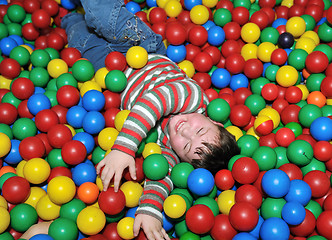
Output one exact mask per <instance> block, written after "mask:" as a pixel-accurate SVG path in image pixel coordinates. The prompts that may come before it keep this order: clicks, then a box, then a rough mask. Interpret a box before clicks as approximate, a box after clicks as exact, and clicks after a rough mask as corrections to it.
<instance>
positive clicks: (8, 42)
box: [0, 29, 23, 75]
mask: <svg viewBox="0 0 332 240" xmlns="http://www.w3.org/2000/svg"><path fill="white" fill-rule="evenodd" d="M22 32H23V29H22ZM17 46H18V45H17V42H16V41H15V40H14V39H12V38H10V37H4V38H2V39H1V40H0V49H1V52H2V54H3V55H5V56H9V54H10V52H11V51H12V50H13V49H14V48H15V47H17ZM12 60H13V59H11V60H7V61H8V62H13V61H12ZM7 61H5V62H7ZM16 63H17V64H18V62H17V61H16ZM17 64H15V65H16V66H19V64H18V65H17ZM1 72H2V71H1ZM16 73H17V72H15V75H16Z"/></svg>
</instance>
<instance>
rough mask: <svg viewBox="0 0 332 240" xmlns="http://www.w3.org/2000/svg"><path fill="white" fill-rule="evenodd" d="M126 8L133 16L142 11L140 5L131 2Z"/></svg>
mask: <svg viewBox="0 0 332 240" xmlns="http://www.w3.org/2000/svg"><path fill="white" fill-rule="evenodd" d="M126 8H127V10H128V11H129V12H131V13H132V14H135V13H137V12H139V11H141V7H140V5H139V4H138V3H136V2H133V1H130V2H128V3H127V4H126Z"/></svg>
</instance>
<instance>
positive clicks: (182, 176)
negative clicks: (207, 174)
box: [171, 162, 194, 188]
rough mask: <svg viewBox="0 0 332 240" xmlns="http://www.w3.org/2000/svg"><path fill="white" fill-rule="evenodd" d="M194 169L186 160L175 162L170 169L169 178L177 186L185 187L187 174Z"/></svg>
mask: <svg viewBox="0 0 332 240" xmlns="http://www.w3.org/2000/svg"><path fill="white" fill-rule="evenodd" d="M193 170H194V167H193V166H192V165H191V164H189V163H186V162H181V163H179V164H176V165H175V166H174V167H173V168H172V171H171V179H172V182H173V184H174V185H175V186H176V187H179V188H187V186H188V184H187V181H188V177H189V174H190V173H191V172H192V171H193Z"/></svg>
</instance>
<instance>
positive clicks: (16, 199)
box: [2, 176, 30, 204]
mask: <svg viewBox="0 0 332 240" xmlns="http://www.w3.org/2000/svg"><path fill="white" fill-rule="evenodd" d="M29 194H30V184H29V182H28V180H26V179H25V178H23V177H19V176H13V177H10V178H8V179H7V180H6V181H5V182H4V183H3V185H2V195H3V197H4V198H5V199H6V200H7V202H10V203H12V204H19V203H23V202H24V201H25V200H27V199H28V197H29Z"/></svg>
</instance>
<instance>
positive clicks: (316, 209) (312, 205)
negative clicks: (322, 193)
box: [305, 200, 323, 219]
mask: <svg viewBox="0 0 332 240" xmlns="http://www.w3.org/2000/svg"><path fill="white" fill-rule="evenodd" d="M305 209H307V210H309V211H310V212H312V214H313V215H314V216H315V218H316V219H317V218H318V216H319V215H320V214H321V213H322V212H323V209H322V207H321V206H320V205H319V203H318V202H316V201H315V200H310V201H309V202H308V204H307V205H306V206H305Z"/></svg>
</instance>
